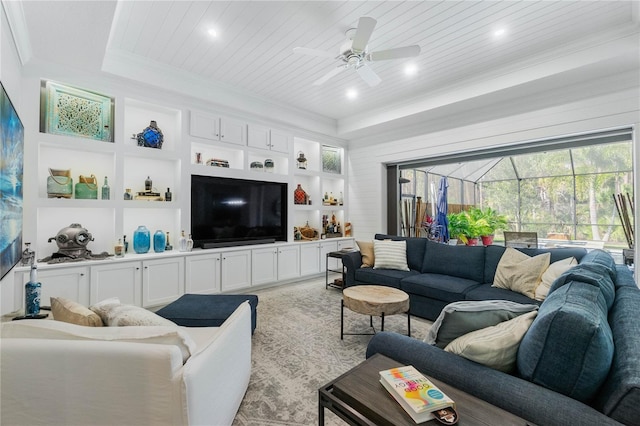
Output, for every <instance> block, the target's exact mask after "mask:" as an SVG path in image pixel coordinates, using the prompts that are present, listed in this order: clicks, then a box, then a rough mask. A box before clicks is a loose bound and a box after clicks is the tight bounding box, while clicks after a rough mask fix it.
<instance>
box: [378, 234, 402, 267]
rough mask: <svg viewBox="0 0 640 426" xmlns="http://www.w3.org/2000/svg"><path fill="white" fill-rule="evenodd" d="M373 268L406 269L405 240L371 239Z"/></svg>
mask: <svg viewBox="0 0 640 426" xmlns="http://www.w3.org/2000/svg"><path fill="white" fill-rule="evenodd" d="M373 253H374V257H375V259H374V262H375V263H374V265H373V269H397V270H399V271H408V270H409V266H408V265H407V242H406V241H391V240H388V241H387V240H383V241H379V240H374V241H373Z"/></svg>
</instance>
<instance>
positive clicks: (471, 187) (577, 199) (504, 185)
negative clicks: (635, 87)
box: [399, 131, 634, 248]
mask: <svg viewBox="0 0 640 426" xmlns="http://www.w3.org/2000/svg"><path fill="white" fill-rule="evenodd" d="M465 157H467V161H451V160H452V159H449V161H448V162H447V160H446V159H443V160H442V163H441V164H433V163H434V162H435V160H431V161H430V162H431V163H432V164H426V165H423V166H421V165H420V164H419V163H413V164H411V165H406V166H404V167H403V166H402V165H399V168H400V170H401V176H409V175H411V176H410V178H409V179H410V180H411V181H412V183H413V182H415V180H416V178H417V177H418V173H419V172H423V173H426V178H424V179H421V180H424V181H426V185H418V186H417V187H412V188H413V190H412V191H411V193H412V194H417V195H420V196H421V197H422V199H423V200H425V201H426V202H427V203H428V205H427V213H429V212H430V211H431V203H432V202H433V201H434V200H435V198H434V188H435V190H436V191H437V188H438V182H439V180H440V178H441V177H442V176H446V177H447V179H448V182H449V189H448V202H449V205H450V206H451V207H452V208H450V211H456V210H457V209H460V208H464V207H465V206H468V205H476V206H478V207H491V208H492V209H495V210H497V211H498V212H500V213H501V214H504V215H506V216H507V218H508V220H509V226H510V228H511V230H517V231H535V232H537V233H538V237H539V238H540V239H543V240H544V239H546V238H548V239H565V240H573V241H575V240H580V241H592V242H600V243H601V244H604V245H606V246H607V247H609V248H626V246H627V239H626V237H625V233H624V230H623V227H622V226H621V220H620V216H619V213H618V210H617V209H616V203H615V200H614V197H615V196H616V194H622V195H623V196H624V197H628V199H630V200H633V195H634V188H633V143H632V140H631V137H630V131H629V132H628V133H627V134H625V133H624V132H619V133H618V134H614V135H613V136H612V135H611V134H606V133H605V134H604V136H603V135H602V134H600V135H597V137H590V135H587V136H583V137H582V140H580V138H573V139H571V140H569V142H567V141H566V140H565V139H560V140H558V141H557V143H544V144H538V145H536V144H531V145H529V146H525V145H523V146H521V147H520V148H519V149H512V150H511V152H510V153H508V155H504V154H503V155H502V156H499V155H498V153H497V152H496V153H495V154H493V155H491V154H490V153H486V152H484V153H479V155H478V158H477V159H471V158H472V154H469V153H466V154H465ZM453 160H455V158H454V159H453ZM418 188H420V190H421V192H418V191H416V190H417V189H418ZM627 194H628V195H627ZM408 195H410V194H405V196H408ZM631 220H633V217H631ZM497 237H498V240H499V239H500V237H501V236H500V235H498V236H497Z"/></svg>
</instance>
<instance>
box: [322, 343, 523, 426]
mask: <svg viewBox="0 0 640 426" xmlns="http://www.w3.org/2000/svg"><path fill="white" fill-rule="evenodd" d="M400 366H402V364H400V363H399V362H397V361H394V360H392V359H391V358H387V357H385V356H384V355H380V354H376V355H374V356H372V357H371V358H369V359H368V360H366V361H364V362H363V363H361V364H360V365H358V366H356V367H354V368H352V369H351V370H349V371H347V372H346V373H345V374H343V375H342V376H340V377H338V378H337V379H335V380H333V381H331V382H330V383H328V384H326V385H325V386H323V387H321V388H320V389H319V390H318V424H319V425H321V426H322V425H324V415H325V411H324V410H325V408H327V409H329V410H331V411H332V412H333V413H335V414H336V415H337V416H338V417H340V418H341V419H343V420H344V421H346V422H347V423H348V424H350V425H356V426H361V425H363V426H415V425H416V423H415V422H414V421H413V420H412V419H411V417H409V415H408V414H407V413H406V412H405V411H404V409H403V408H402V407H401V406H400V404H398V402H397V401H396V400H395V399H393V397H392V396H391V395H389V392H387V390H386V389H385V388H384V387H382V385H381V384H380V382H379V380H380V374H379V373H380V371H382V370H386V369H389V368H394V367H400ZM429 380H431V381H432V382H433V383H434V384H435V385H436V386H438V387H439V388H440V389H441V390H442V391H443V392H444V393H446V394H447V396H449V397H451V398H452V399H453V400H454V401H455V402H456V410H457V411H458V416H459V418H460V420H459V421H458V425H459V426H494V425H501V426H511V425H513V426H516V425H518V426H531V425H532V424H531V423H530V422H527V421H526V420H523V419H521V418H520V417H517V416H516V415H514V414H511V413H509V412H508V411H505V410H503V409H501V408H498V407H496V406H494V405H491V404H489V403H488V402H486V401H483V400H481V399H480V398H476V397H475V396H472V395H469V394H468V393H466V392H463V391H461V390H459V389H456V388H454V387H453V386H449V385H447V384H445V383H442V382H440V381H438V380H435V379H433V378H431V377H429ZM505 397H508V396H505ZM421 424H423V425H428V426H432V425H438V424H439V423H438V422H437V421H436V420H430V421H428V422H425V423H421Z"/></svg>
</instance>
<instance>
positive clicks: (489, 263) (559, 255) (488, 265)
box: [483, 245, 587, 283]
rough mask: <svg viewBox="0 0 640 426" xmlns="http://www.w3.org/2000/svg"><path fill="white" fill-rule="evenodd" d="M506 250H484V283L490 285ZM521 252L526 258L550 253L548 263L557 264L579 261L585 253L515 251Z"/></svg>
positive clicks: (580, 250) (581, 249) (559, 250)
mask: <svg viewBox="0 0 640 426" xmlns="http://www.w3.org/2000/svg"><path fill="white" fill-rule="evenodd" d="M505 250H506V247H503V246H494V245H491V246H487V247H486V248H485V267H484V281H483V282H485V283H492V282H493V278H494V276H495V275H496V269H497V268H498V262H500V258H501V257H502V254H503V253H504V251H505ZM516 250H518V251H521V252H522V253H524V254H526V255H528V256H537V255H539V254H542V253H551V259H549V262H550V263H554V262H557V261H559V260H562V259H566V258H568V257H575V258H576V260H578V261H580V259H582V258H583V257H584V256H585V254H586V253H587V251H586V250H585V249H583V248H554V249H529V248H518V249H516Z"/></svg>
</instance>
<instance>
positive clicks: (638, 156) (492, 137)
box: [349, 86, 640, 257]
mask: <svg viewBox="0 0 640 426" xmlns="http://www.w3.org/2000/svg"><path fill="white" fill-rule="evenodd" d="M549 96H553V94H549ZM522 102H526V100H525V99H523V100H522ZM639 103H640V87H638V86H636V87H635V88H632V89H627V90H623V91H618V92H613V93H610V94H607V95H603V96H596V97H592V98H588V99H583V100H580V101H575V102H570V103H566V104H562V105H557V106H554V107H549V108H544V109H540V110H537V111H533V112H528V113H524V114H519V115H512V116H509V115H505V116H504V117H503V118H500V119H495V120H491V121H483V122H478V123H475V124H472V125H466V126H462V127H455V125H454V124H452V128H450V129H448V130H443V131H438V132H432V133H430V132H428V130H425V133H424V134H423V135H420V136H417V137H411V138H407V139H402V140H397V141H393V142H387V143H382V144H379V145H373V146H367V145H366V144H365V143H358V146H350V148H349V167H350V168H349V170H350V171H351V174H350V177H349V200H350V202H351V208H350V217H349V220H350V221H351V223H352V228H353V232H354V236H355V238H356V239H357V240H358V239H362V240H367V239H371V238H372V237H373V235H374V234H375V233H377V232H385V231H386V204H387V200H386V172H385V170H386V168H385V164H388V163H395V162H402V161H405V160H415V159H420V158H429V157H433V156H439V155H446V154H453V153H459V152H468V151H473V150H478V149H483V148H489V147H500V146H507V145H513V144H520V143H523V142H526V141H531V140H536V139H545V138H551V137H556V136H560V135H569V134H576V133H587V132H590V131H594V130H601V129H608V128H614V127H621V126H630V125H633V126H635V128H636V139H635V140H636V144H635V146H636V151H635V187H636V188H638V187H639V186H638V185H639V184H640V178H639V177H638V166H639V165H640V149H638V148H637V142H638V127H640V115H639V113H640V106H639ZM636 214H638V213H636ZM636 223H638V217H636ZM636 257H637V253H636Z"/></svg>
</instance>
